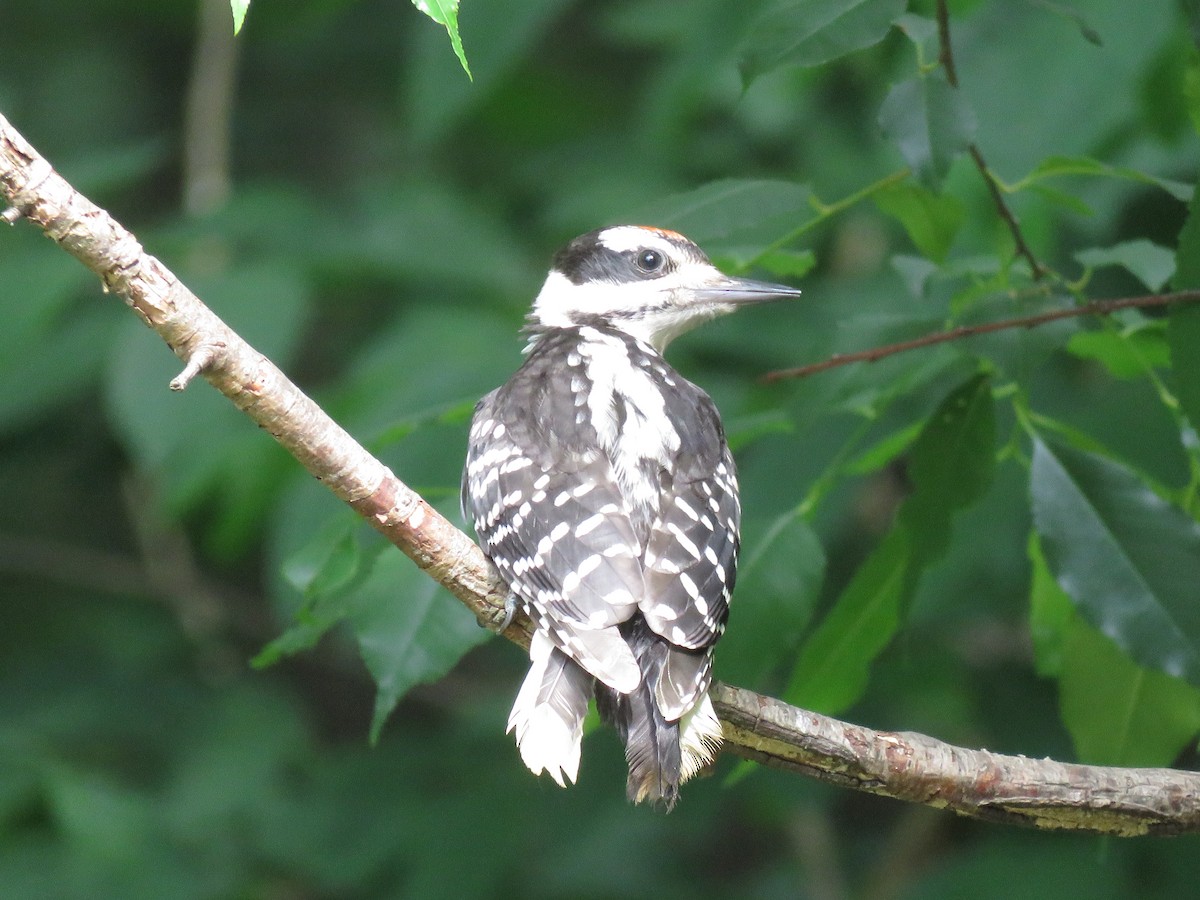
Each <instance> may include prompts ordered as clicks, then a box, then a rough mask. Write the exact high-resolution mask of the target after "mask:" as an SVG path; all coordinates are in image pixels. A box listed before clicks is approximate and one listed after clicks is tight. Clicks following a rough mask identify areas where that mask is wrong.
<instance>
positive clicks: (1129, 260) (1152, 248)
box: [1075, 239, 1175, 291]
mask: <svg viewBox="0 0 1200 900" xmlns="http://www.w3.org/2000/svg"><path fill="white" fill-rule="evenodd" d="M1075 258H1076V259H1077V260H1079V263H1080V264H1081V265H1083V266H1086V267H1087V268H1089V269H1099V268H1101V267H1103V266H1120V267H1121V268H1123V269H1125V270H1126V271H1127V272H1129V273H1130V274H1131V275H1133V276H1134V277H1135V278H1137V279H1138V280H1139V281H1140V282H1141V283H1142V284H1144V285H1145V286H1146V287H1148V288H1149V289H1150V290H1152V291H1160V290H1162V288H1163V285H1165V284H1166V283H1167V282H1168V281H1170V280H1171V277H1172V276H1173V275H1174V274H1175V254H1174V252H1173V251H1172V250H1170V249H1168V248H1167V247H1160V246H1159V245H1158V244H1155V243H1154V242H1152V241H1147V240H1143V239H1139V240H1136V241H1125V242H1124V243H1121V244H1116V245H1114V246H1112V247H1093V248H1092V249H1090V250H1081V251H1079V252H1078V253H1076V254H1075Z"/></svg>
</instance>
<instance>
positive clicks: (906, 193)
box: [874, 182, 963, 262]
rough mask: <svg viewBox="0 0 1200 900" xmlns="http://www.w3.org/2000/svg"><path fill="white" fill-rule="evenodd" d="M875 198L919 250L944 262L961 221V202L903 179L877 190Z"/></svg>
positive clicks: (877, 204)
mask: <svg viewBox="0 0 1200 900" xmlns="http://www.w3.org/2000/svg"><path fill="white" fill-rule="evenodd" d="M874 200H875V205H876V206H878V207H879V208H880V209H881V210H882V211H883V212H885V213H887V214H888V215H889V216H891V217H892V218H894V219H896V220H897V221H899V222H900V224H901V225H903V226H904V230H905V231H906V232H908V236H909V239H910V240H912V242H913V243H914V244H915V245H916V247H917V249H918V250H920V251H921V252H922V253H923V254H925V256H927V257H929V258H930V259H932V260H934V261H936V262H944V261H945V259H946V254H947V253H949V252H950V245H951V244H952V243H953V242H954V238H955V236H956V235H957V234H958V230H959V228H960V227H961V226H962V222H963V205H962V202H961V201H960V200H959V199H958V198H957V197H954V196H951V195H950V194H944V195H938V194H934V193H933V192H931V191H928V190H926V189H925V188H923V187H921V186H920V185H918V184H913V183H912V182H904V183H903V184H897V185H893V186H892V187H890V188H887V189H886V190H883V191H879V192H877V193H876V194H875V196H874Z"/></svg>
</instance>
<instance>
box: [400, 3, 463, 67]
mask: <svg viewBox="0 0 1200 900" xmlns="http://www.w3.org/2000/svg"><path fill="white" fill-rule="evenodd" d="M413 6H415V7H416V8H417V9H418V10H420V11H421V12H423V13H425V15H427V16H429V18H431V19H433V21H435V22H437V23H438V24H439V25H441V26H443V27H444V28H445V29H446V32H447V33H448V34H449V35H450V46H451V47H453V48H454V55H455V56H457V57H458V61H459V63H460V64H461V65H462V67H463V71H464V72H466V73H467V78H471V67H470V66H468V65H467V54H466V53H465V52H464V51H463V45H462V38H461V37H459V34H458V0H413Z"/></svg>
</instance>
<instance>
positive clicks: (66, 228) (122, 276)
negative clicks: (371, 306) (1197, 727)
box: [0, 116, 1200, 836]
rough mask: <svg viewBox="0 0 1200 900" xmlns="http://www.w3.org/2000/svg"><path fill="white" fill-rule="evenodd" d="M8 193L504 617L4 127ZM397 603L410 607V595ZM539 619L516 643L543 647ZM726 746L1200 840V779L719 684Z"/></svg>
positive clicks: (1072, 819)
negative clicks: (1037, 754)
mask: <svg viewBox="0 0 1200 900" xmlns="http://www.w3.org/2000/svg"><path fill="white" fill-rule="evenodd" d="M0 196H3V198H4V199H6V200H7V202H8V203H9V204H10V205H11V206H13V207H14V208H18V209H20V210H21V211H22V213H23V215H24V216H25V217H26V218H27V219H28V220H29V222H31V223H32V224H34V225H36V226H37V227H39V228H41V229H42V230H43V231H44V232H45V233H46V234H47V236H48V237H50V238H51V239H53V240H54V241H55V242H56V243H58V244H59V246H61V247H62V248H63V249H64V250H66V251H67V252H69V253H71V254H72V255H73V256H75V257H76V258H77V259H79V260H80V261H81V262H83V263H84V264H85V265H86V266H87V267H88V268H89V269H91V270H92V271H93V272H95V273H96V274H97V275H98V276H100V278H101V280H102V283H103V284H104V286H105V287H106V288H108V289H109V290H110V291H111V292H112V293H114V294H116V295H117V296H119V297H121V298H122V299H123V300H124V301H125V302H126V303H127V304H128V305H129V306H130V307H131V308H132V309H134V310H135V311H136V312H137V313H138V314H139V315H140V316H141V317H142V319H143V320H144V321H145V322H146V323H147V324H148V325H149V326H150V327H151V328H153V329H154V331H155V332H156V333H157V334H158V335H159V336H160V337H162V338H163V339H164V340H165V341H166V342H167V343H168V344H169V345H170V346H171V347H172V348H173V349H174V350H175V352H176V353H177V354H178V355H179V356H180V357H181V358H182V359H185V360H187V359H190V358H193V356H194V354H195V352H196V349H197V348H198V347H201V346H205V345H207V346H210V347H214V348H218V347H219V348H220V351H219V352H216V353H214V355H213V358H212V360H211V362H210V363H209V364H208V365H206V366H205V367H204V368H203V372H202V374H203V376H204V378H205V379H206V380H207V381H209V383H211V384H212V385H213V387H215V388H217V390H219V391H220V392H221V393H222V394H224V395H225V396H226V397H228V398H229V399H230V400H232V401H233V402H234V403H235V404H236V405H237V407H238V408H239V409H241V410H242V411H243V412H245V413H246V414H247V415H248V416H249V417H250V418H251V419H253V420H254V421H255V422H257V423H258V424H259V425H261V426H262V427H263V428H264V429H266V430H267V431H268V432H269V433H270V434H271V435H273V436H274V437H275V439H276V440H277V441H279V443H280V444H281V445H283V446H284V447H285V448H286V449H287V450H288V451H289V452H291V453H292V455H293V456H295V458H296V459H297V461H299V462H300V463H301V464H302V465H304V467H305V468H306V469H308V471H310V472H311V473H312V474H313V475H315V476H316V477H317V478H319V479H320V480H321V481H322V482H324V483H325V484H326V485H327V486H329V487H330V489H331V490H333V491H334V493H336V494H337V495H338V497H340V498H341V499H343V500H344V501H345V502H347V503H348V504H349V505H350V506H352V507H353V508H354V509H355V510H356V511H357V512H358V513H359V514H360V515H361V516H362V517H363V518H364V519H366V520H367V521H369V522H370V523H371V524H372V525H374V526H375V527H376V528H378V529H379V530H380V531H381V532H382V533H383V534H385V535H386V536H387V537H388V538H389V539H390V540H391V541H392V542H393V543H394V544H396V546H397V547H399V548H400V549H401V550H403V551H404V552H405V553H406V554H408V556H410V557H411V558H412V559H413V561H414V562H416V563H417V565H418V566H420V568H421V569H422V570H424V571H425V572H426V573H427V574H428V575H430V577H432V578H434V579H436V580H437V581H439V582H440V583H441V584H443V585H445V586H446V587H447V588H449V589H450V590H451V592H452V593H453V594H454V595H455V596H456V597H458V598H459V599H460V600H461V601H462V602H463V603H464V604H466V605H467V606H468V607H469V608H470V609H472V610H473V611H475V612H476V614H477V615H479V616H481V617H483V618H489V619H491V620H492V621H495V620H497V619H498V618H499V617H500V616H501V615H502V614H503V609H504V601H505V599H506V597H507V591H506V589H505V588H504V585H503V584H502V583H501V582H500V580H499V579H498V577H497V576H496V573H495V570H494V569H493V568H492V567H491V566H490V565H489V564H488V562H487V560H486V559H485V558H484V557H483V554H482V553H481V552H480V551H479V549H478V547H476V546H475V544H474V542H473V541H471V539H470V538H468V537H467V536H466V535H465V534H463V533H462V532H461V531H459V530H458V529H456V528H455V527H454V526H453V525H452V524H450V523H449V522H448V521H447V520H446V519H444V518H443V517H442V516H441V515H440V514H439V513H438V512H437V511H436V510H435V509H433V508H432V507H431V506H429V504H428V503H426V502H425V501H424V500H423V499H422V498H421V497H420V496H419V495H417V494H416V493H415V492H414V491H413V490H412V489H411V488H409V487H408V486H407V485H405V484H404V483H403V482H401V481H400V480H399V479H398V478H396V476H395V475H393V474H392V473H391V472H390V471H389V470H388V469H387V468H386V467H385V466H383V465H382V464H381V463H380V462H379V461H378V460H376V459H374V458H373V457H371V456H370V455H369V454H368V453H367V452H366V451H365V450H364V449H363V448H362V447H361V446H360V445H359V444H357V443H356V442H355V441H354V439H353V438H351V437H350V435H349V434H347V433H346V432H345V431H344V430H342V429H341V428H340V427H339V426H338V425H337V424H336V423H335V422H333V420H332V419H330V418H329V417H328V416H327V415H326V414H325V413H324V411H322V410H321V409H320V408H319V407H318V406H317V405H316V404H315V403H313V402H312V401H311V400H310V399H309V398H308V397H306V396H305V395H304V394H303V393H301V392H300V390H299V389H298V388H296V386H295V385H293V384H292V383H291V382H290V381H288V380H287V379H286V378H285V377H284V376H283V373H282V372H280V371H279V370H278V369H277V368H276V367H275V366H274V365H273V364H272V363H271V362H270V361H269V360H267V359H266V358H265V357H263V356H262V355H261V354H259V353H257V352H256V351H255V350H254V349H253V348H252V347H250V346H249V345H248V344H247V343H246V342H245V341H243V340H242V339H241V338H240V337H239V336H238V335H237V334H235V333H234V332H233V331H232V329H230V328H229V327H228V326H227V325H225V323H224V322H222V321H221V320H220V319H219V318H217V317H216V316H215V315H213V313H212V312H211V311H210V310H209V309H208V308H207V307H206V306H204V304H203V303H201V302H200V300H199V299H198V298H197V297H196V296H195V295H194V294H192V293H191V291H189V290H188V289H187V288H186V287H185V286H184V285H183V284H182V283H180V282H179V280H178V279H177V278H176V277H175V276H174V275H173V274H171V272H170V271H168V270H167V268H166V267H165V266H164V265H163V264H162V263H160V262H159V261H158V260H156V259H155V258H154V257H152V256H150V255H148V254H147V253H146V252H145V251H144V250H143V249H142V247H141V245H140V244H139V243H138V242H137V240H136V239H135V238H134V236H133V235H131V234H130V233H129V232H128V231H126V230H125V229H124V228H122V227H121V226H120V225H119V224H118V223H117V222H115V221H114V220H113V219H112V217H111V216H109V215H108V214H107V213H106V212H104V211H103V210H102V209H100V208H99V207H97V206H95V205H94V204H92V203H91V202H90V201H88V200H87V199H86V198H84V197H83V196H82V195H80V194H79V193H78V192H77V191H75V190H74V189H73V188H72V187H71V186H70V185H69V184H67V182H66V181H65V180H64V179H63V178H62V177H61V176H59V175H58V174H57V173H56V172H54V171H53V170H52V169H50V168H49V165H48V164H46V163H45V161H44V160H43V159H42V157H41V156H40V155H39V154H38V153H37V151H35V150H34V149H33V148H32V147H31V146H30V145H29V144H28V142H26V141H25V139H24V138H22V137H21V135H20V134H18V133H17V132H16V131H15V130H14V129H13V128H12V127H11V126H10V125H9V124H8V122H7V121H6V120H5V119H4V117H3V116H0ZM396 602H403V601H402V600H401V599H400V598H397V601H396ZM527 627H528V622H527V620H525V619H524V618H523V617H522V618H518V621H517V622H516V623H514V624H513V625H512V627H510V628H509V629H508V630H507V631H505V632H504V634H505V637H507V638H508V639H509V640H512V641H514V642H515V643H518V644H523V645H526V646H528V642H529V633H528V630H527ZM712 695H713V703H714V706H715V707H716V709H717V712H718V715H719V716H720V718H721V722H722V730H723V732H724V735H725V747H726V749H728V750H729V751H730V752H732V753H735V754H737V755H740V756H743V757H745V758H747V759H753V760H757V761H759V762H762V763H765V764H767V765H771V766H777V767H780V768H784V769H789V770H792V771H796V772H801V773H804V774H807V775H810V776H812V777H815V778H820V779H821V780H824V781H828V782H830V783H833V784H838V785H842V786H845V787H851V788H854V789H857V790H861V791H867V792H869V793H874V794H880V795H883V796H888V797H895V798H898V799H902V800H907V801H910V802H915V803H923V804H925V805H928V806H932V807H935V808H938V809H951V810H954V811H955V812H957V813H959V814H961V815H965V816H971V817H974V818H980V819H987V820H991V821H1000V822H1007V823H1013V824H1021V825H1027V826H1033V827H1037V828H1044V829H1056V830H1077V831H1091V832H1095V833H1102V834H1113V835H1122V836H1126V835H1139V834H1179V833H1183V832H1200V773H1197V772H1184V771H1176V770H1172V769H1114V768H1106V767H1102V766H1078V765H1068V764H1065V763H1058V762H1054V761H1053V760H1046V759H1025V758H1023V757H1014V756H1001V755H999V754H993V753H988V752H987V751H983V750H968V749H964V748H961V747H954V746H952V745H950V744H945V743H943V742H941V741H938V740H935V739H933V738H929V737H924V736H922V735H917V734H912V733H907V732H905V733H898V732H877V731H872V730H871V729H869V728H864V727H862V726H858V725H851V724H848V723H846V722H839V721H838V720H836V719H832V718H829V717H828V716H822V715H818V714H816V713H811V712H806V711H805V710H801V709H797V708H795V707H792V706H789V705H787V704H786V703H783V702H782V701H779V700H775V699H773V698H771V697H765V696H763V695H761V694H756V693H753V692H752V691H747V690H744V689H741V688H736V687H730V686H728V685H723V684H714V685H713V689H712Z"/></svg>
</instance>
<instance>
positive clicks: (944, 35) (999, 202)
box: [937, 0, 1046, 281]
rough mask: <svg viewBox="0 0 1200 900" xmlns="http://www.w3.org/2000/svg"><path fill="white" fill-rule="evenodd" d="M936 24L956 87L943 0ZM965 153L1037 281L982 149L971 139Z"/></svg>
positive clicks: (1036, 269) (1038, 269) (1040, 271)
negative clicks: (985, 186) (968, 155)
mask: <svg viewBox="0 0 1200 900" xmlns="http://www.w3.org/2000/svg"><path fill="white" fill-rule="evenodd" d="M937 26H938V62H940V63H941V65H942V69H943V71H945V73H946V81H947V82H949V84H950V86H951V87H952V88H955V89H957V88H958V68H957V67H956V66H955V64H954V49H953V45H952V44H951V43H950V11H949V9H948V8H947V5H946V0H937ZM967 153H968V154H970V157H971V160H972V161H973V162H974V163H975V168H977V169H978V170H979V174H980V175H982V176H983V181H984V183H985V184H986V185H987V189H988V193H989V194H991V197H992V203H993V204H994V205H995V207H996V212H997V213H998V214H999V216H1000V219H1001V220H1002V221H1003V222H1004V224H1005V225H1007V226H1008V231H1009V234H1011V235H1012V239H1013V245H1014V247H1015V248H1016V251H1017V255H1018V256H1022V257H1024V258H1025V261H1026V262H1028V263H1029V271H1030V274H1031V275H1032V276H1033V279H1034V281H1038V280H1040V279H1041V277H1042V276H1043V275H1045V274H1046V270H1045V267H1043V266H1042V264H1041V263H1040V262H1038V260H1037V257H1036V256H1034V255H1033V251H1032V250H1030V249H1029V245H1028V244H1027V243H1025V235H1024V234H1022V233H1021V225H1020V223H1019V222H1018V221H1017V217H1016V214H1015V213H1013V211H1012V208H1011V207H1009V205H1008V201H1006V200H1005V199H1004V194H1003V193H1002V192H1001V190H1000V185H999V183H998V182H997V181H996V179H995V178H994V177H993V176H992V172H991V170H990V169H989V168H988V165H987V162H986V161H985V160H984V158H983V152H982V151H981V150H980V149H979V145H978V144H975V143H974V142H972V143H970V144H968V145H967Z"/></svg>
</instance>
